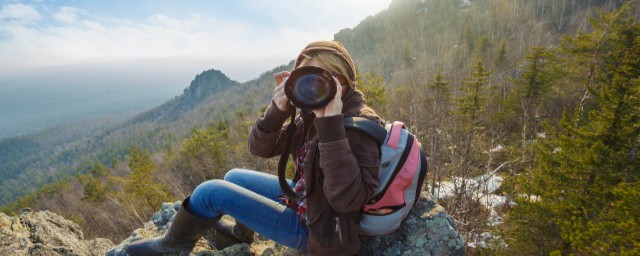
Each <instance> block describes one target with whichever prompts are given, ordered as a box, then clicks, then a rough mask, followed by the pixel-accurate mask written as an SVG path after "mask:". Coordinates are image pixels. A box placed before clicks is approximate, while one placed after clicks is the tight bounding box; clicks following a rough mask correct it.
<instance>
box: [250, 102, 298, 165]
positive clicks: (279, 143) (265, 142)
mask: <svg viewBox="0 0 640 256" xmlns="http://www.w3.org/2000/svg"><path fill="white" fill-rule="evenodd" d="M290 115H291V112H284V111H281V110H280V109H278V107H276V104H275V103H274V102H273V101H271V104H269V106H268V107H267V109H266V110H265V112H264V113H263V114H262V115H261V116H260V117H258V119H257V120H256V121H255V122H254V123H253V126H252V127H251V132H249V139H248V140H247V146H248V148H249V152H250V153H251V154H253V155H256V156H259V157H264V158H270V157H274V156H278V155H280V154H281V153H282V149H283V148H284V143H285V129H286V127H285V126H283V125H282V124H283V123H284V121H285V120H287V118H288V117H289V116H290Z"/></svg>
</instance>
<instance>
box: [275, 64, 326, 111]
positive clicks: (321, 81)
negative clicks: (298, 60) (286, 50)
mask: <svg viewBox="0 0 640 256" xmlns="http://www.w3.org/2000/svg"><path fill="white" fill-rule="evenodd" d="M285 93H286V94H287V97H288V98H289V100H291V103H292V104H293V105H294V106H295V107H297V108H300V109H305V110H313V109H318V108H320V107H323V106H325V105H327V104H328V103H329V102H330V101H331V100H332V99H333V98H334V97H335V95H336V83H335V80H334V79H333V77H332V76H331V74H330V73H329V72H328V71H326V70H324V69H322V68H319V67H311V66H308V67H300V68H297V69H295V70H294V71H292V72H291V75H290V76H289V78H288V79H287V82H286V83H285Z"/></svg>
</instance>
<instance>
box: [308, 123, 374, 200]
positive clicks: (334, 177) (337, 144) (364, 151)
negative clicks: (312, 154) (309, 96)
mask: <svg viewBox="0 0 640 256" xmlns="http://www.w3.org/2000/svg"><path fill="white" fill-rule="evenodd" d="M314 124H315V126H316V129H317V132H318V138H319V143H318V150H319V151H320V167H321V168H322V172H323V174H324V183H323V190H324V193H325V196H326V198H327V201H328V202H329V204H331V206H332V207H333V208H334V209H335V210H336V211H338V212H352V211H356V210H358V209H360V208H362V206H363V205H364V204H365V203H366V202H367V201H368V200H369V199H370V198H371V197H372V196H373V193H374V191H375V188H376V187H377V186H378V169H379V168H380V155H379V154H380V152H379V149H378V145H377V143H376V142H375V140H374V139H373V138H370V137H369V136H368V135H366V134H363V133H360V132H356V131H348V132H347V131H345V129H344V124H343V116H342V115H338V116H331V117H324V118H316V119H314Z"/></svg>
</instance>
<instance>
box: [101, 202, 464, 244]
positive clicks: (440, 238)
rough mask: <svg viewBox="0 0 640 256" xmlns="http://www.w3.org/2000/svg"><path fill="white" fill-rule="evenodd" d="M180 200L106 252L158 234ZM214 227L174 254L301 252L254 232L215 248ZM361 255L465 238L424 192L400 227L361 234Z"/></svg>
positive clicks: (166, 204) (165, 205)
mask: <svg viewBox="0 0 640 256" xmlns="http://www.w3.org/2000/svg"><path fill="white" fill-rule="evenodd" d="M179 208H180V202H175V203H163V204H162V209H160V211H158V212H157V213H156V214H154V215H153V217H152V218H151V221H149V222H147V223H145V225H144V228H139V229H137V230H135V231H134V232H133V233H132V235H131V237H129V238H128V239H126V240H124V241H122V243H121V244H119V245H118V246H116V247H114V248H113V249H111V250H110V251H108V252H107V255H108V256H124V255H126V253H125V251H124V249H125V248H126V246H127V245H128V244H129V243H131V242H133V241H136V240H139V239H144V238H150V237H156V236H161V235H162V234H164V233H165V232H166V230H167V228H168V227H169V225H170V223H171V221H172V220H173V216H174V215H175V213H176V211H177V210H178V209H179ZM214 232H215V231H209V232H208V233H207V234H206V235H205V236H204V237H203V238H202V239H200V240H199V241H198V243H197V244H196V246H195V247H194V248H193V250H192V251H191V252H183V253H179V254H175V255H220V256H221V255H263V256H269V255H290V256H294V255H303V254H302V253H300V252H298V251H296V250H293V249H290V248H287V247H284V246H281V245H278V244H276V243H275V242H273V241H271V240H269V239H267V238H265V237H262V236H261V235H259V234H257V235H256V238H255V241H254V243H253V244H251V245H247V244H237V245H234V246H231V247H229V248H226V249H224V250H220V251H217V250H215V242H214V241H215V239H214V236H215V234H214ZM361 246H362V251H361V252H360V254H361V255H464V254H465V242H464V240H463V239H462V237H460V235H459V234H458V231H457V228H456V225H455V222H453V220H452V219H451V218H450V217H449V216H448V215H447V214H446V212H445V210H444V208H442V206H440V205H438V204H437V203H436V202H435V201H433V199H431V197H430V196H428V195H427V194H426V193H423V195H422V197H421V198H420V201H419V202H418V204H417V205H416V206H415V207H414V208H413V209H412V210H411V212H410V213H409V216H407V218H406V219H405V221H404V223H402V225H401V226H400V228H399V229H398V230H397V231H396V232H394V233H392V234H389V235H385V236H375V237H369V236H361Z"/></svg>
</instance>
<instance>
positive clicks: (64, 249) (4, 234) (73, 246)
mask: <svg viewBox="0 0 640 256" xmlns="http://www.w3.org/2000/svg"><path fill="white" fill-rule="evenodd" d="M111 247H113V243H112V242H111V241H109V240H108V239H103V238H97V239H93V240H84V235H83V234H82V230H81V229H80V227H79V226H78V225H77V224H75V223H73V222H72V221H70V220H67V219H65V218H63V217H62V216H60V215H58V214H55V213H52V212H49V211H41V212H32V211H30V210H25V211H23V213H22V214H20V215H19V216H16V217H10V216H8V215H6V214H4V213H0V255H52V256H56V255H104V252H105V251H106V250H107V249H109V248H111Z"/></svg>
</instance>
